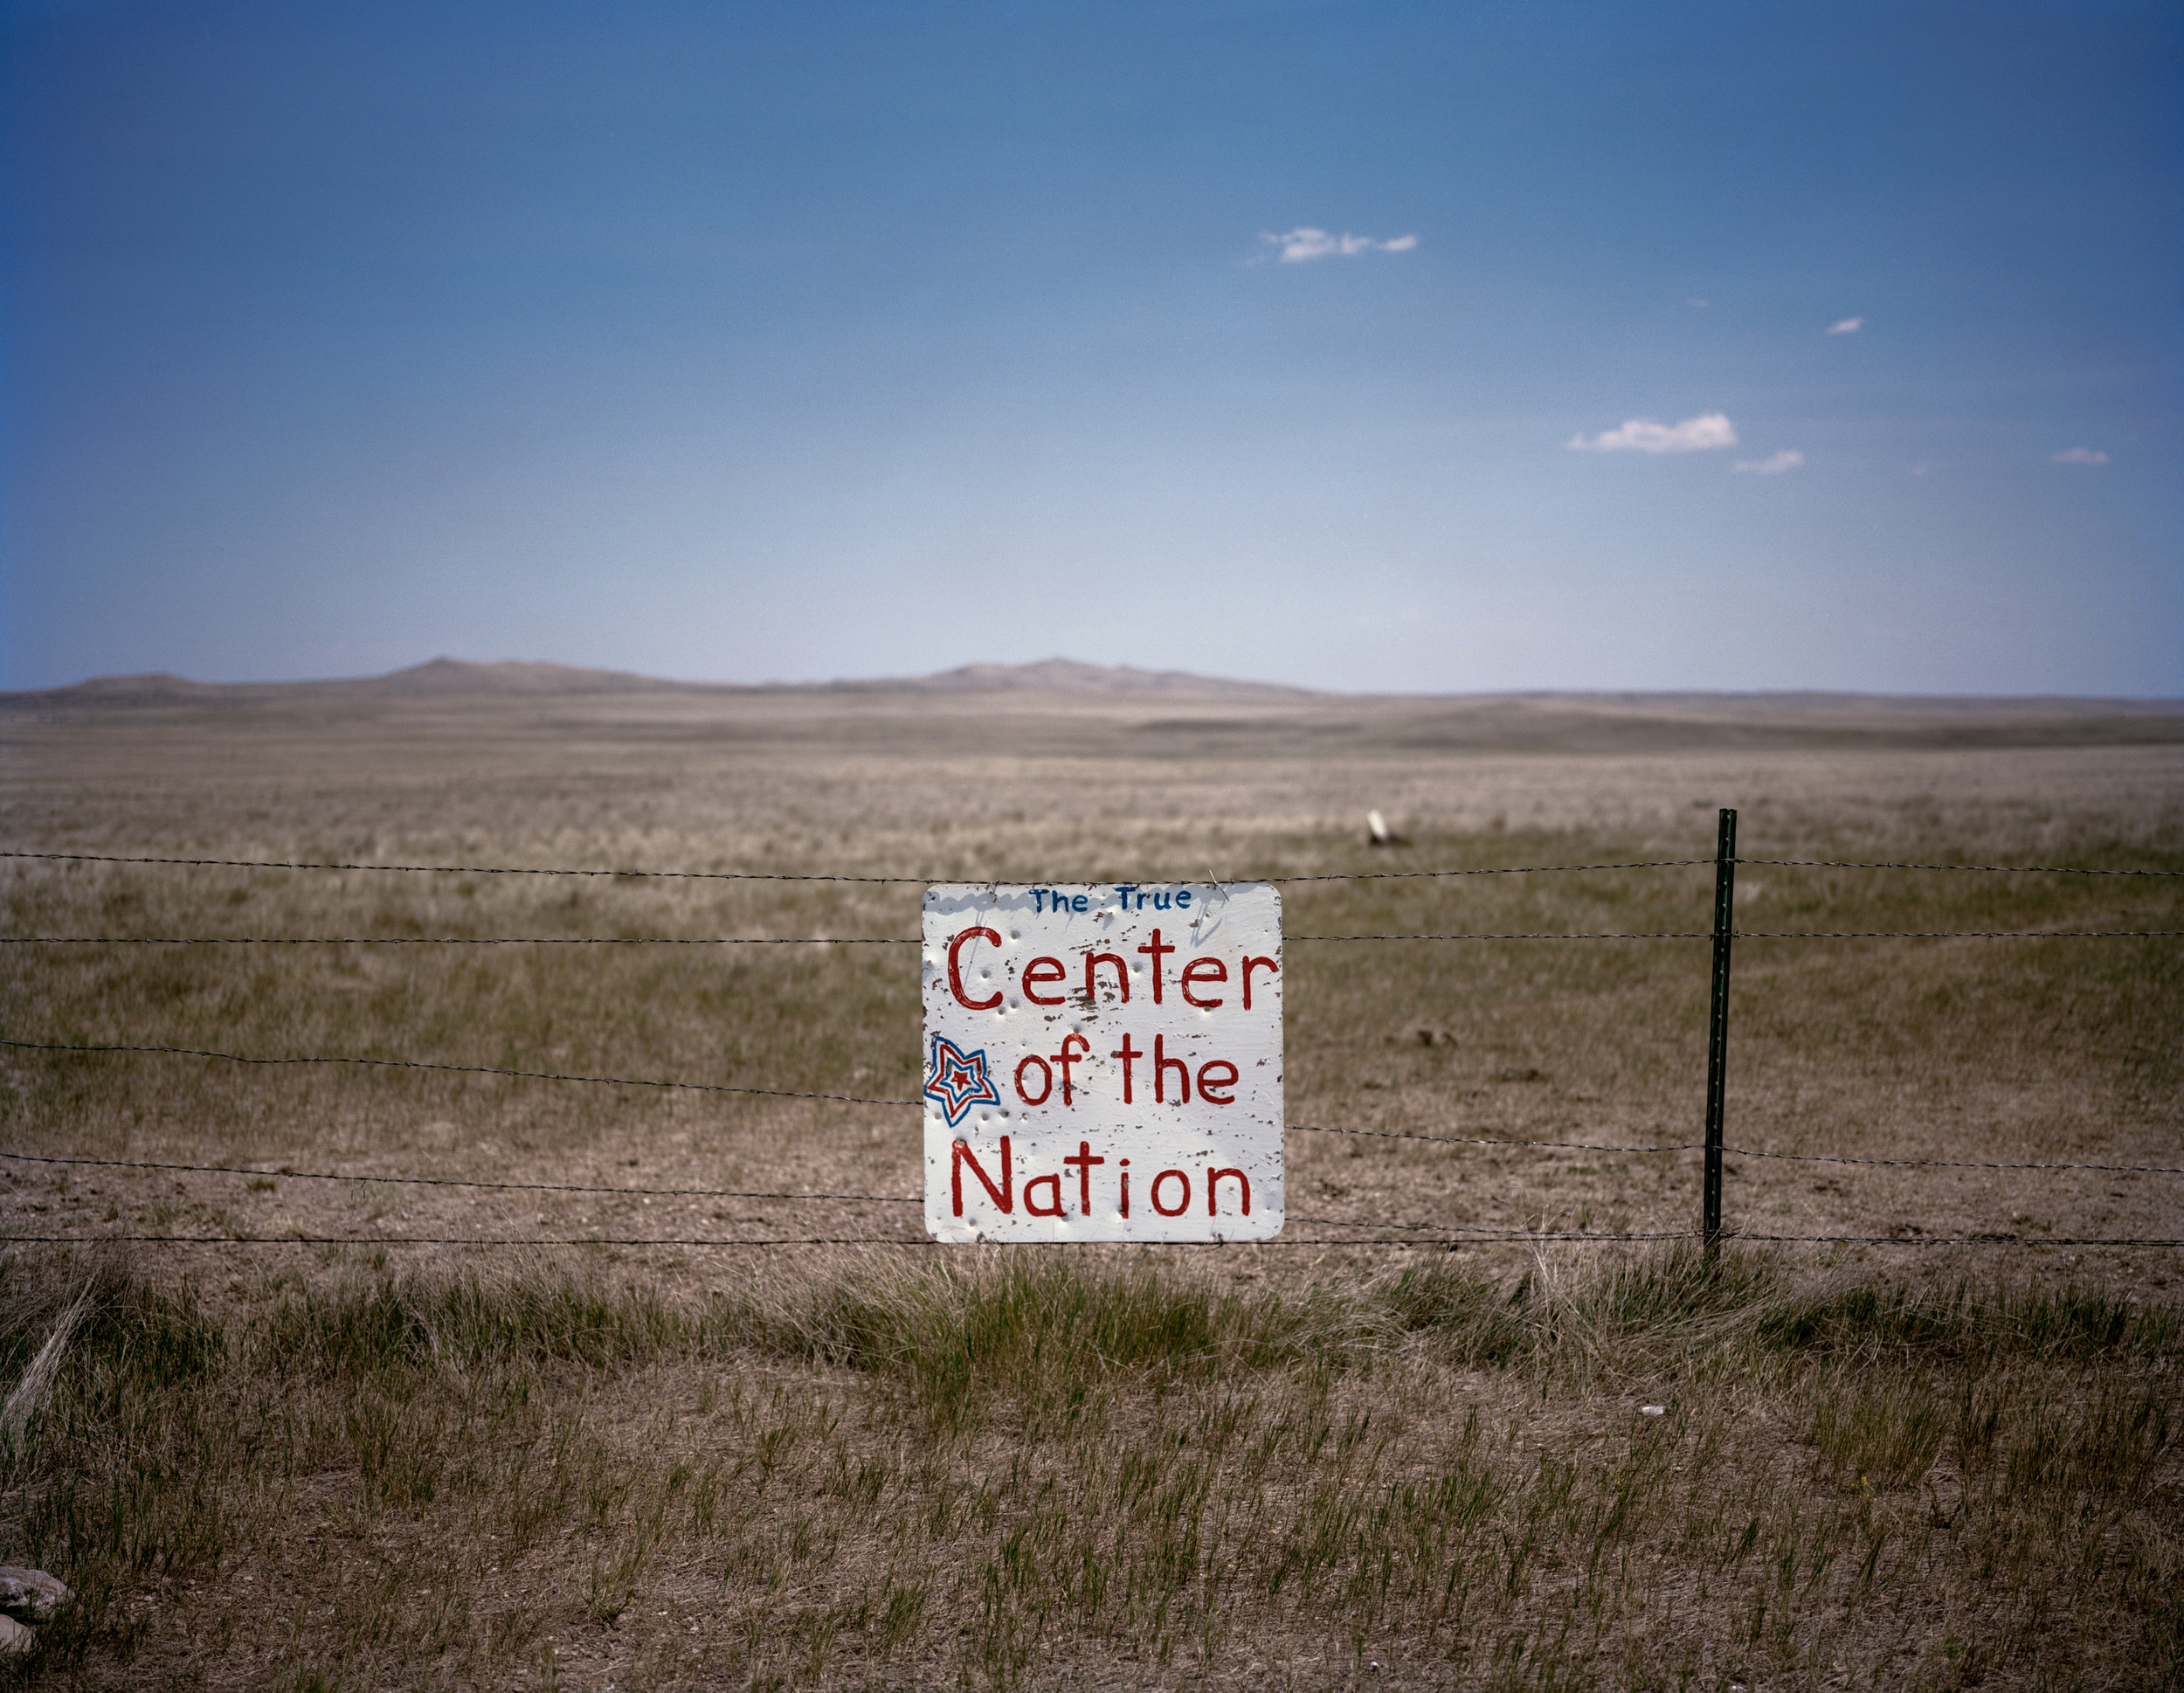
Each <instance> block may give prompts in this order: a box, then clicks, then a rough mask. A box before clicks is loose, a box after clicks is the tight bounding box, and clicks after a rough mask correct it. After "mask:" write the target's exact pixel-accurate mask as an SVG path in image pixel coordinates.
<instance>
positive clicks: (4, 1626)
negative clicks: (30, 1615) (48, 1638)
mask: <svg viewBox="0 0 2184 1693" xmlns="http://www.w3.org/2000/svg"><path fill="white" fill-rule="evenodd" d="M37 1644H38V1630H37V1629H35V1628H25V1627H24V1626H23V1625H22V1624H21V1623H19V1622H17V1620H15V1619H14V1618H13V1617H0V1658H13V1657H20V1656H21V1655H23V1654H24V1653H26V1652H28V1651H29V1650H30V1649H31V1648H32V1647H33V1646H35V1645H37Z"/></svg>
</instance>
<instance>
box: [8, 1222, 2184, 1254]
mask: <svg viewBox="0 0 2184 1693" xmlns="http://www.w3.org/2000/svg"><path fill="white" fill-rule="evenodd" d="M1379 1227H1392V1225H1386V1224H1383V1225H1379ZM1697 1238H1698V1236H1697V1233H1696V1232H1695V1231H1693V1230H1690V1229H1663V1230H1660V1231H1658V1232H1653V1233H1645V1232H1630V1233H1601V1232H1587V1231H1582V1230H1575V1229H1547V1230H1540V1229H1501V1230H1491V1229H1473V1230H1462V1231H1459V1230H1455V1229H1453V1228H1452V1229H1450V1230H1449V1231H1448V1232H1447V1233H1443V1234H1441V1235H1438V1236H1435V1237H1433V1238H1430V1239H1428V1238H1421V1237H1418V1236H1411V1237H1407V1238H1405V1239H1402V1240H1290V1239H1287V1238H1284V1237H1281V1236H1277V1237H1275V1239H1273V1240H1137V1241H1130V1242H1126V1243H1118V1244H1128V1245H1132V1246H1141V1247H1143V1246H1169V1247H1199V1248H1203V1247H1218V1248H1235V1247H1337V1248H1340V1249H1344V1250H1358V1251H1377V1250H1381V1249H1384V1248H1388V1247H1396V1248H1413V1249H1415V1248H1421V1247H1431V1248H1438V1249H1441V1250H1447V1249H1448V1248H1450V1247H1459V1246H1466V1245H1469V1244H1471V1243H1472V1242H1474V1241H1477V1240H1574V1241H1629V1240H1696V1239H1697ZM1722 1238H1723V1239H1724V1240H1726V1241H1729V1242H1731V1243H1738V1242H1744V1243H1751V1244H1757V1245H1773V1246H1789V1245H1798V1246H1867V1247H2034V1248H2046V1247H2184V1239H2174V1240H2171V1239H2156V1238H2153V1237H2150V1236H2138V1235H2131V1236H2120V1235H2108V1236H2080V1235H2063V1236H2056V1237H2054V1238H2051V1239H2034V1238H2031V1237H2028V1236H2024V1235H2015V1234H2010V1235H2004V1234H1968V1235H1951V1236H1942V1235H1896V1234H1745V1233H1737V1232H1735V1231H1731V1232H1727V1233H1724V1235H1723V1237H1722ZM121 1243H130V1244H135V1245H142V1246H170V1247H528V1248H537V1247H700V1248H713V1247H938V1246H943V1245H953V1244H958V1243H957V1242H949V1241H941V1240H932V1239H930V1237H927V1238H922V1239H921V1238H918V1237H915V1236H902V1235H889V1234H836V1235H776V1236H771V1237H767V1238H764V1239H750V1240H723V1239H720V1238H718V1237H701V1236H685V1235H647V1236H618V1235H557V1236H550V1237H549V1236H533V1237H511V1236H507V1235H482V1234H480V1235H470V1234H410V1235H401V1234H389V1235H363V1234H238V1235H221V1234H10V1235H0V1247H9V1246H84V1247H95V1246H107V1245H114V1244H121ZM960 1244H965V1245H979V1246H996V1247H1033V1248H1036V1247H1046V1246H1058V1245H1068V1244H1071V1243H1069V1242H1063V1241H1028V1240H1026V1241H1005V1240H982V1241H976V1242H963V1243H960ZM1078 1244H1082V1243H1078Z"/></svg>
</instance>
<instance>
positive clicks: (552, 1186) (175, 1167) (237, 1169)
mask: <svg viewBox="0 0 2184 1693" xmlns="http://www.w3.org/2000/svg"><path fill="white" fill-rule="evenodd" d="M0 1158H7V1159H10V1160H12V1161H13V1162H15V1163H17V1164H70V1165H79V1166H85V1167H88V1168H92V1169H98V1170H165V1171H174V1172H176V1173H177V1174H185V1175H197V1176H251V1177H255V1178H259V1179H260V1180H280V1181H291V1182H376V1183H378V1184H379V1185H382V1186H388V1187H475V1188H486V1189H491V1190H493V1191H494V1192H508V1193H625V1194H628V1195H629V1196H631V1197H632V1198H638V1197H640V1196H641V1197H643V1198H646V1199H782V1200H792V1201H799V1202H801V1201H817V1200H821V1199H833V1200H846V1201H850V1202H853V1203H856V1204H862V1205H916V1204H917V1203H918V1201H917V1199H915V1198H905V1197H903V1196H902V1195H901V1194H895V1193H775V1192H747V1191H745V1190H743V1189H741V1188H728V1187H608V1186H595V1185H588V1184H585V1183H582V1182H489V1181H474V1180H470V1179H467V1178H463V1177H459V1176H354V1175H344V1174H342V1172H341V1171H332V1170H262V1169H254V1168H252V1167H251V1166H248V1165H245V1164H168V1163H162V1162H160V1161H158V1160H156V1159H151V1158H82V1157H58V1156H52V1155H45V1154H40V1153H36V1152H4V1151H0Z"/></svg>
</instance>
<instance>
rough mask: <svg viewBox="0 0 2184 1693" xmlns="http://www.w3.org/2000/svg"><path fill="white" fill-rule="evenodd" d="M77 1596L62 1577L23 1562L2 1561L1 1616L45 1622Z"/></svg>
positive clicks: (0, 1582)
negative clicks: (25, 1564)
mask: <svg viewBox="0 0 2184 1693" xmlns="http://www.w3.org/2000/svg"><path fill="white" fill-rule="evenodd" d="M74 1597H75V1595H74V1594H73V1593H70V1592H69V1591H68V1587H67V1585H66V1583H65V1582H63V1581H62V1580H61V1579H60V1578H59V1576H55V1575H48V1574H46V1573H45V1571H43V1570H26V1569H24V1567H23V1566H22V1565H19V1564H0V1615H4V1616H10V1617H13V1618H15V1619H16V1620H17V1621H20V1622H45V1621H48V1620H51V1619H52V1617H53V1615H54V1614H56V1613H58V1612H59V1609H60V1607H62V1606H64V1605H66V1604H67V1603H68V1601H69V1600H72V1599H73V1598H74Z"/></svg>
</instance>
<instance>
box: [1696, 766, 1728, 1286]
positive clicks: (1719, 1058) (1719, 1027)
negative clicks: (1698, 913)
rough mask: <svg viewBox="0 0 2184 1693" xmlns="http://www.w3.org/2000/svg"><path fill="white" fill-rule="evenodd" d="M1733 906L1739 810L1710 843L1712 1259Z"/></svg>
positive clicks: (1703, 1225) (1703, 1231) (1705, 1234)
mask: <svg viewBox="0 0 2184 1693" xmlns="http://www.w3.org/2000/svg"><path fill="white" fill-rule="evenodd" d="M1736 905H1737V813H1736V812H1733V811H1731V810H1730V809H1728V808H1727V807H1726V806H1724V808H1723V810H1722V814H1721V830H1720V833H1718V834H1717V836H1716V837H1715V841H1714V982H1713V994H1712V1000H1711V1005H1710V1006H1709V1008H1708V1012H1707V1018H1706V1189H1705V1196H1704V1199H1702V1200H1701V1202H1700V1206H1699V1234H1700V1236H1701V1237H1702V1238H1703V1239H1704V1240H1705V1242H1706V1253H1707V1255H1708V1256H1709V1257H1710V1258H1711V1257H1712V1256H1713V1255H1714V1254H1716V1253H1717V1252H1718V1251H1719V1250H1720V1248H1721V1140H1722V1094H1723V1090H1724V1087H1725V1086H1726V1084H1727V1081H1728V1076H1729V943H1730V940H1731V936H1733V934H1734V933H1735V924H1736V915H1737V914H1736Z"/></svg>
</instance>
